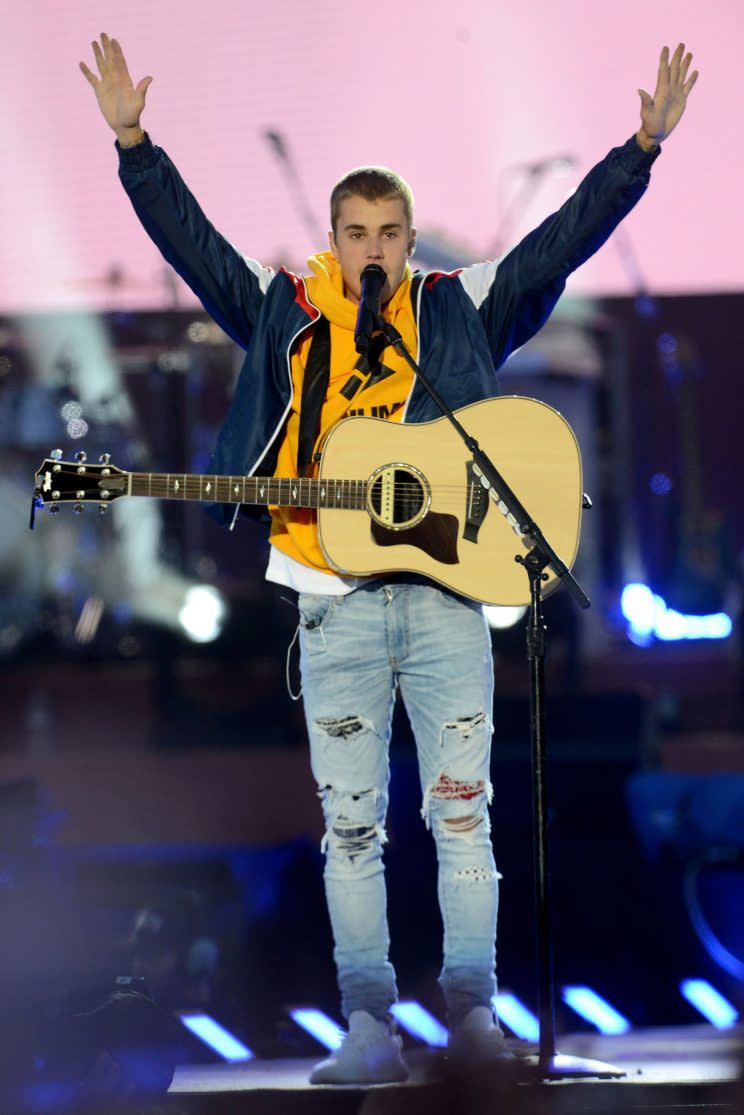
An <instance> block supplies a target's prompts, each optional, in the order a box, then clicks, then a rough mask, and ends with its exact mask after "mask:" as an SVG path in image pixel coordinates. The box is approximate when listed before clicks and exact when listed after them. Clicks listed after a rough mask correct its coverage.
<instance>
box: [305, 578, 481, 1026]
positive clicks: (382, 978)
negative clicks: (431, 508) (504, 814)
mask: <svg viewBox="0 0 744 1115" xmlns="http://www.w3.org/2000/svg"><path fill="white" fill-rule="evenodd" d="M298 606H299V612H300V648H301V669H302V692H303V697H304V704H305V715H306V718H307V725H308V732H309V736H310V755H311V762H312V770H313V775H314V777H315V779H316V781H317V784H318V788H319V795H320V798H321V801H322V804H323V812H324V816H325V823H326V833H325V837H324V840H323V849H324V851H325V855H326V862H325V872H324V879H325V889H326V899H327V903H328V911H329V915H330V920H331V927H332V931H333V937H334V942H335V949H334V958H335V961H336V969H337V972H338V981H339V988H340V991H341V1006H342V1010H343V1013H344V1015H345V1016H346V1018H348V1017H349V1015H350V1013H351V1011H353V1010H366V1011H369V1013H370V1014H372V1015H374V1016H375V1017H376V1018H378V1019H381V1020H382V1019H385V1018H386V1017H387V1015H388V1011H389V1009H390V1007H391V1005H392V1004H393V1003H394V1002H395V1001H396V998H397V989H396V979H395V972H394V970H393V967H392V965H391V963H390V961H389V959H388V948H389V935H388V925H387V902H386V889H385V878H384V868H383V861H382V849H383V845H384V843H385V828H384V825H385V816H386V813H387V806H388V783H389V777H390V766H389V760H388V745H389V742H390V730H391V721H392V712H393V703H394V697H395V690H396V686H399V687H400V692H401V696H402V699H403V702H404V704H405V707H406V710H407V713H408V717H409V720H410V722H411V727H412V729H413V734H414V737H415V740H416V749H417V754H418V764H419V774H420V778H421V789H422V808H421V813H422V816H423V818H424V821H425V823H426V824H427V826H428V827H429V828H430V829H431V832H432V835H433V837H434V840H435V843H436V849H437V860H438V872H439V874H438V895H439V905H440V909H441V913H442V920H443V924H444V942H443V966H442V971H441V975H440V979H439V982H440V985H441V987H442V991H443V993H444V997H445V1001H446V1004H447V1010H448V1016H449V1022H450V1025H456V1024H457V1023H458V1022H459V1021H460V1020H461V1019H462V1018H463V1017H464V1015H465V1014H467V1012H468V1011H469V1010H470V1009H471V1008H472V1007H475V1006H486V1005H488V1004H489V1003H490V1001H491V997H492V996H493V994H494V993H495V989H496V987H495V938H496V914H497V908H498V875H497V872H496V867H495V864H494V858H493V850H492V846H491V836H490V827H491V826H490V819H489V815H488V805H489V803H490V800H491V783H490V780H489V773H490V749H491V731H492V725H491V709H492V704H493V665H492V657H491V642H490V638H489V633H488V627H487V624H486V621H485V618H484V616H483V612H482V609H481V608H480V607H479V606H478V605H475V604H472V603H469V602H466V601H464V600H463V599H462V598H461V597H458V596H455V595H453V594H451V593H448V592H446V591H445V590H444V589H440V588H437V587H436V586H434V585H433V584H431V583H430V582H425V581H424V580H423V579H421V580H419V579H417V578H414V577H411V578H407V579H400V580H398V579H395V580H392V581H390V582H386V581H384V580H375V581H370V582H369V583H367V584H364V585H363V586H361V587H359V588H357V589H355V590H354V591H353V592H351V593H350V594H349V595H347V596H318V595H314V594H309V593H301V594H300V596H299V599H298Z"/></svg>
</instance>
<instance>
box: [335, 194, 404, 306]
mask: <svg viewBox="0 0 744 1115" xmlns="http://www.w3.org/2000/svg"><path fill="white" fill-rule="evenodd" d="M328 242H329V244H330V246H331V251H332V253H333V255H334V256H335V258H336V259H337V260H338V261H339V263H340V264H341V274H342V275H343V278H344V293H345V294H346V297H347V298H349V299H350V300H351V301H352V302H355V303H358V302H359V298H360V295H361V282H360V277H361V274H362V271H363V270H364V268H365V267H366V266H367V265H368V264H369V263H376V264H378V265H379V266H380V267H382V269H383V270H384V271H385V273H386V274H387V282H386V283H385V286H384V287H383V289H382V294H381V296H380V301H381V302H387V300H388V299H389V298H392V296H393V294H394V293H395V291H396V290H397V289H398V287H399V286H400V283H401V280H402V278H403V275H404V273H405V270H406V263H407V261H408V257H409V256H410V255H412V253H413V249H414V246H415V244H416V229H415V228H412V229H409V227H408V221H407V220H406V210H405V206H404V204H403V202H402V201H401V199H400V198H399V197H391V198H383V199H382V200H381V201H367V200H366V199H365V198H363V197H347V198H345V199H344V201H342V202H341V205H340V207H339V214H338V220H337V221H336V233H335V235H334V234H333V232H329V233H328Z"/></svg>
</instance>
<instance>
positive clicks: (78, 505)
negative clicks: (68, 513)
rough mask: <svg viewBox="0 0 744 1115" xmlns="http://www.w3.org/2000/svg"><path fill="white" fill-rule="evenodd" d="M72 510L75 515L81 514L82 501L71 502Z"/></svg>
mask: <svg viewBox="0 0 744 1115" xmlns="http://www.w3.org/2000/svg"><path fill="white" fill-rule="evenodd" d="M72 510H73V513H74V514H75V515H81V514H82V512H83V505H82V503H73V505H72Z"/></svg>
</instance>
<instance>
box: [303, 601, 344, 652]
mask: <svg viewBox="0 0 744 1115" xmlns="http://www.w3.org/2000/svg"><path fill="white" fill-rule="evenodd" d="M338 600H339V598H338V597H337V596H327V595H321V594H319V593H314V592H301V593H300V594H299V596H298V598H297V609H298V611H299V614H300V621H299V622H300V639H301V640H302V645H303V647H304V649H305V650H306V651H307V653H308V654H319V653H320V652H321V651H323V650H325V648H326V640H325V632H326V629H327V627H328V624H329V623H330V621H331V618H332V616H333V613H334V611H335V610H336V605H337V603H338Z"/></svg>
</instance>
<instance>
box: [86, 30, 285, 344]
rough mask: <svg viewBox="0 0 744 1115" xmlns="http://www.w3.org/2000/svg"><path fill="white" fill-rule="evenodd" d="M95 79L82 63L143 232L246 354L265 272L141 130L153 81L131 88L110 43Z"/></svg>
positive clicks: (105, 40)
mask: <svg viewBox="0 0 744 1115" xmlns="http://www.w3.org/2000/svg"><path fill="white" fill-rule="evenodd" d="M92 45H93V53H94V55H95V59H96V65H97V67H98V71H99V74H100V77H96V75H95V74H94V73H93V72H92V71H91V70H90V69H89V67H88V66H86V64H85V63H84V62H81V63H80V69H81V70H82V72H83V75H84V76H85V78H86V80H87V81H88V83H89V84H90V85H91V87H92V88H93V91H94V93H95V95H96V99H97V101H98V105H99V108H100V109H101V113H102V115H103V117H104V119H105V120H106V123H107V124H108V125H109V127H111V128H112V129H113V131H114V132H115V133H116V139H117V147H118V149H119V159H120V166H119V177H120V179H121V181H122V184H123V186H124V188H125V190H126V191H127V194H128V195H129V199H130V201H131V202H132V205H133V206H134V210H135V212H136V213H137V216H138V217H139V219H140V221H141V222H142V224H143V226H144V228H145V230H146V232H147V233H148V235H149V236H150V237H151V239H152V240H153V241H154V243H155V245H156V246H157V247H158V248H159V249H160V251H161V253H162V255H163V256H164V257H165V259H166V260H167V261H168V263H170V264H171V266H172V267H173V268H174V270H176V271H177V272H178V274H179V275H180V276H181V277H182V278H183V279H184V281H185V282H186V283H187V284H188V286H189V287H191V289H192V290H193V292H194V294H196V296H197V298H198V299H199V300H200V301H201V303H202V305H203V306H204V308H205V309H206V310H207V312H208V313H209V314H211V316H212V317H213V318H214V320H215V321H216V322H217V323H218V324H219V325H221V326H222V328H223V329H224V330H225V332H226V333H227V334H228V335H229V336H230V337H232V339H233V340H234V341H236V342H237V344H239V345H241V346H242V347H243V348H247V346H248V344H249V342H250V339H251V335H252V332H253V325H254V323H255V321H256V318H257V316H258V311H259V309H260V307H261V303H262V301H263V297H264V294H265V292H266V289H267V287H268V285H269V283H270V281H271V279H272V277H273V274H274V273H273V271H272V270H271V268H268V267H263V266H262V265H261V264H260V263H257V262H256V260H253V259H250V258H248V257H246V256H243V255H241V253H240V252H238V251H237V250H236V249H235V248H234V247H233V245H232V244H231V243H230V242H229V241H228V240H226V239H225V237H224V236H222V235H221V234H220V233H219V232H218V231H217V230H216V229H215V228H214V226H213V225H212V224H211V222H210V221H208V220H207V218H206V216H205V215H204V213H203V211H202V209H201V207H200V206H199V204H198V202H197V201H196V199H195V198H194V196H193V194H192V193H191V191H190V190H189V189H188V187H187V186H186V184H185V183H184V181H183V179H182V178H181V176H180V174H179V173H178V171H177V170H176V167H175V166H174V164H173V163H172V162H171V160H170V159H169V158H168V156H167V155H166V153H165V152H164V151H163V150H162V149H161V148H159V147H154V146H153V145H152V144H151V142H150V139H149V137H148V135H147V133H146V132H144V131H143V129H142V126H141V124H140V117H141V115H142V111H143V109H144V107H145V98H146V95H147V90H148V88H149V86H150V83H151V82H152V80H153V79H152V77H150V76H148V77H144V78H142V80H141V81H140V82H139V83H138V84H137V85H136V86H135V85H134V83H133V81H132V79H131V77H130V74H129V68H128V66H127V63H126V59H125V57H124V52H123V50H122V48H121V46H120V44H119V43H118V42H117V40H116V39H111V38H109V36H108V35H101V42H100V45H99V43H98V42H94V43H93V44H92Z"/></svg>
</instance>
